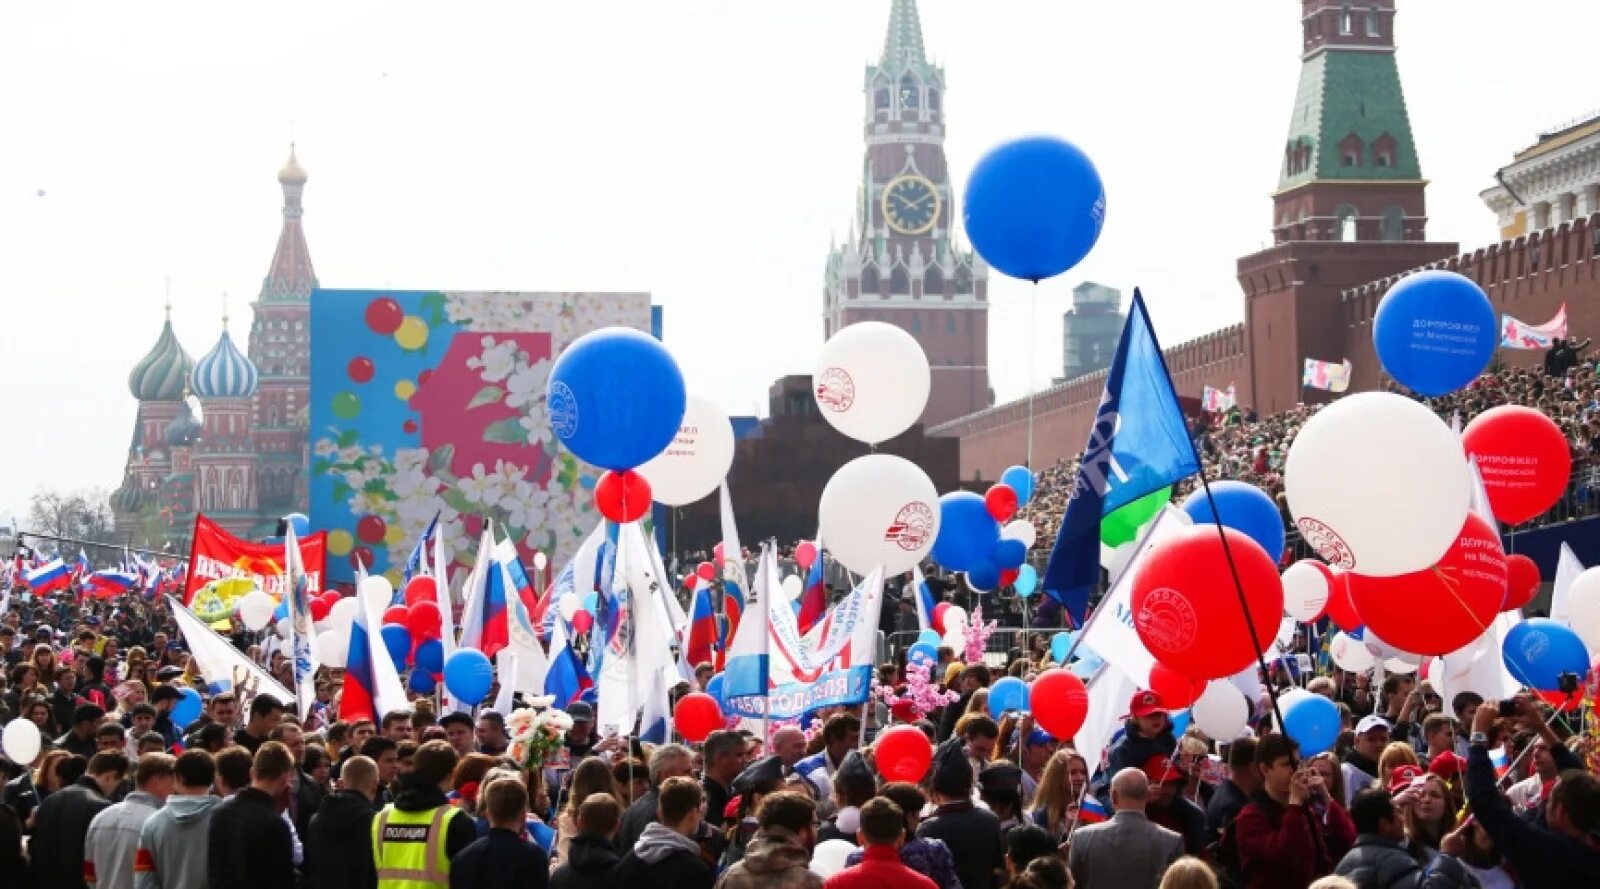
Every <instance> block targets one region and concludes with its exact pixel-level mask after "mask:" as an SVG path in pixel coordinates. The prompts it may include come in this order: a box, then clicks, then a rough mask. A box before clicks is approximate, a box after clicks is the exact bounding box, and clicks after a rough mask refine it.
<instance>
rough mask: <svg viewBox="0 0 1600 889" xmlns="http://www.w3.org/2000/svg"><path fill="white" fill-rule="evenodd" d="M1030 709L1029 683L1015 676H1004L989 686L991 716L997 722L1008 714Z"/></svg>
mask: <svg viewBox="0 0 1600 889" xmlns="http://www.w3.org/2000/svg"><path fill="white" fill-rule="evenodd" d="M1027 709H1028V683H1026V682H1023V681H1022V680H1021V679H1018V678H1017V677H1015V676H1003V677H1001V678H1000V679H998V680H997V681H996V682H995V684H994V685H991V686H989V715H990V716H992V717H994V719H995V721H996V722H999V721H1000V718H1001V717H1003V716H1005V715H1006V714H1007V713H1020V712H1022V711H1024V710H1027Z"/></svg>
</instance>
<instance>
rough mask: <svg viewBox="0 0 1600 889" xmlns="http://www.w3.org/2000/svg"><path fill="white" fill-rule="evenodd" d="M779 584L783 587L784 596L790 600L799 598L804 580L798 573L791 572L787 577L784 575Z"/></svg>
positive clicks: (803, 587) (803, 586) (803, 588)
mask: <svg viewBox="0 0 1600 889" xmlns="http://www.w3.org/2000/svg"><path fill="white" fill-rule="evenodd" d="M781 586H782V588H783V595H784V598H786V599H788V600H789V601H790V602H793V601H794V600H796V599H798V598H800V593H801V592H803V591H804V590H805V582H804V581H802V580H801V579H800V575H798V574H791V575H789V576H788V577H785V578H784V579H783V582H782V584H781Z"/></svg>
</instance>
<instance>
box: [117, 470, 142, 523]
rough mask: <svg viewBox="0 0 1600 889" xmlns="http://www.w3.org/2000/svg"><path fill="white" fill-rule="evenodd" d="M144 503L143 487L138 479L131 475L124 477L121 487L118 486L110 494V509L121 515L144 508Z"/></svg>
mask: <svg viewBox="0 0 1600 889" xmlns="http://www.w3.org/2000/svg"><path fill="white" fill-rule="evenodd" d="M144 504H145V495H144V487H143V486H142V485H140V484H139V480H138V479H136V478H134V477H133V476H131V475H130V476H128V477H126V478H124V479H123V480H122V487H120V488H118V489H117V490H116V491H115V492H113V493H112V495H111V509H112V511H113V512H118V513H122V514H123V515H128V514H131V513H136V512H138V511H139V510H141V509H143V508H144Z"/></svg>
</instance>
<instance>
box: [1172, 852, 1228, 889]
mask: <svg viewBox="0 0 1600 889" xmlns="http://www.w3.org/2000/svg"><path fill="white" fill-rule="evenodd" d="M1161 889H1217V875H1216V874H1215V873H1212V871H1211V866H1210V865H1208V864H1206V863H1205V862H1204V861H1201V860H1200V859H1198V858H1196V857H1194V856H1193V855H1185V856H1183V857H1182V858H1179V859H1178V860H1177V861H1174V862H1172V864H1171V866H1169V867H1168V868H1167V872H1166V873H1165V874H1163V875H1162V877H1161Z"/></svg>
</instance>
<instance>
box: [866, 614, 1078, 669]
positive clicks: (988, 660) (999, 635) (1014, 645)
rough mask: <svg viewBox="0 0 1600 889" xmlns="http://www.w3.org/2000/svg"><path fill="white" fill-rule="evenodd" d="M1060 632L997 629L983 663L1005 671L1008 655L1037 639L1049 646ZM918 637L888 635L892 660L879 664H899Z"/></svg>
mask: <svg viewBox="0 0 1600 889" xmlns="http://www.w3.org/2000/svg"><path fill="white" fill-rule="evenodd" d="M1058 632H1060V630H1053V629H1050V630H1047V629H1039V628H1036V627H1035V628H1029V627H996V628H995V629H994V631H993V632H991V633H990V634H989V642H988V644H987V645H985V646H984V650H983V662H984V663H985V664H988V665H989V666H990V667H993V668H998V669H1002V670H1003V669H1005V668H1007V667H1009V666H1010V661H1009V660H1008V655H1009V653H1010V652H1011V651H1012V650H1014V649H1015V650H1020V651H1023V652H1026V651H1027V650H1028V649H1027V646H1028V645H1030V644H1037V643H1034V642H1032V640H1033V639H1036V638H1037V639H1043V640H1044V644H1045V645H1047V646H1048V645H1049V644H1050V637H1051V636H1052V635H1054V634H1056V633H1058ZM918 635H919V634H918V633H911V632H903V631H902V632H896V633H890V634H888V637H887V652H886V653H887V654H888V655H889V656H890V658H891V659H892V660H880V661H879V663H891V662H893V663H899V660H900V658H901V656H902V653H903V652H905V650H906V649H908V648H910V647H911V646H913V645H915V644H916V642H917V636H918ZM955 654H956V660H958V661H959V660H961V659H962V655H963V652H960V651H957V652H956V653H955ZM933 678H934V680H935V681H937V680H939V679H943V678H944V677H943V676H938V675H936V676H934V677H933Z"/></svg>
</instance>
